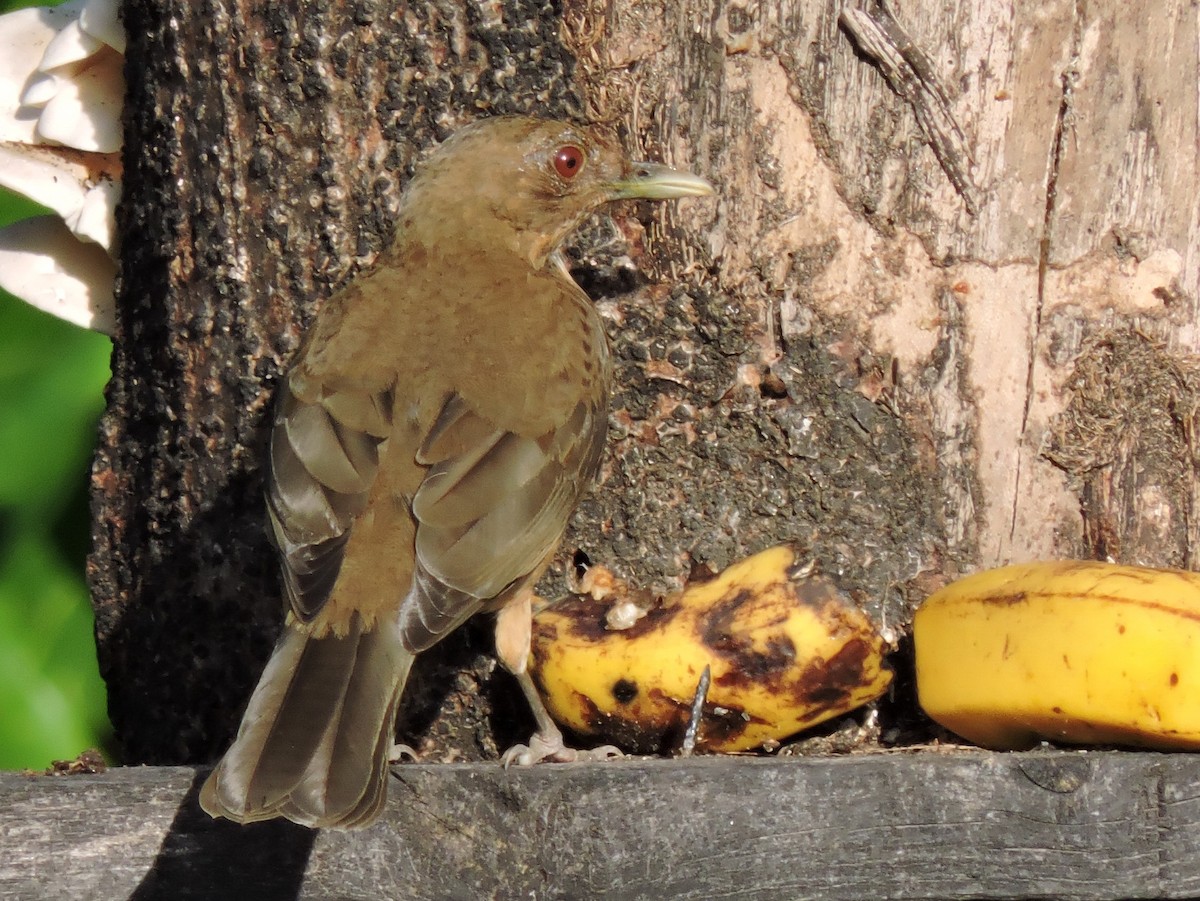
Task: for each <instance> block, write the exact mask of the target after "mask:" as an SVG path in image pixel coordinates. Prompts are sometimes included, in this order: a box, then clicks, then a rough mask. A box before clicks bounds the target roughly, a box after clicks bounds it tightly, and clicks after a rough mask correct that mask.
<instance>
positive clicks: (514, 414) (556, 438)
mask: <svg viewBox="0 0 1200 901" xmlns="http://www.w3.org/2000/svg"><path fill="white" fill-rule="evenodd" d="M711 190H712V189H711V187H710V186H709V185H708V183H707V182H705V181H704V180H703V179H700V178H698V177H696V176H694V175H690V174H687V173H683V172H676V171H674V170H672V169H668V168H666V167H664V166H658V165H653V164H649V163H631V162H628V161H627V160H626V159H625V158H624V156H623V155H622V154H621V153H620V152H619V150H618V149H617V148H616V147H615V146H614V144H613V143H612V142H611V141H610V140H608V139H606V138H605V137H604V136H602V135H601V134H599V133H597V132H595V131H592V130H590V129H587V128H581V127H578V126H575V125H569V124H566V123H563V122H550V121H541V120H537V119H526V118H495V119H488V120H485V121H482V122H478V123H476V124H474V125H471V126H469V127H467V128H464V129H462V130H461V131H460V132H458V133H457V134H455V135H454V136H453V137H451V138H450V139H449V140H447V141H446V142H445V143H444V144H442V145H441V146H440V147H439V148H438V149H437V150H436V151H435V152H434V153H433V154H432V155H431V156H430V157H429V159H428V161H427V163H426V164H425V165H424V166H423V167H422V169H421V170H420V172H419V173H418V174H417V175H416V176H415V177H414V179H413V180H412V182H411V183H410V184H409V185H408V187H407V189H406V190H405V192H404V195H403V198H402V200H401V206H400V212H399V221H398V225H397V230H396V234H395V237H394V240H393V242H392V243H391V245H390V246H389V247H388V248H387V250H385V251H384V252H383V254H382V255H381V257H380V259H379V262H378V264H377V265H376V266H375V267H374V268H373V269H371V270H370V271H369V272H367V273H365V274H363V275H361V276H360V277H359V278H357V279H356V280H354V281H353V282H352V283H351V284H350V285H349V286H348V287H346V288H345V289H343V290H342V291H340V292H339V293H338V294H336V295H334V296H333V297H332V298H330V300H329V301H328V302H327V303H326V304H325V305H324V307H323V308H322V309H321V311H320V313H319V314H318V315H317V318H316V321H315V322H314V324H313V326H312V328H311V330H310V332H309V334H308V335H307V336H306V338H305V341H304V343H303V346H302V347H301V348H300V351H299V352H298V353H297V355H296V359H295V362H294V364H293V366H292V368H291V370H290V371H289V373H288V375H287V377H286V379H284V381H283V384H282V386H281V388H280V392H279V398H278V404H277V407H276V412H275V425H274V431H273V433H272V436H271V459H270V473H269V477H268V487H267V509H268V513H269V518H270V523H271V531H272V535H273V539H274V542H275V544H276V546H277V547H278V549H279V553H280V556H281V558H282V565H283V576H284V583H285V585H286V590H287V597H288V601H289V606H290V610H289V612H288V616H287V624H286V626H285V628H284V632H283V635H282V637H281V638H280V639H279V643H278V645H277V646H276V648H275V651H274V653H273V654H272V656H271V659H270V661H269V662H268V663H267V667H266V670H265V671H264V673H263V675H262V678H261V680H260V681H259V684H258V687H257V688H256V689H255V691H254V694H253V696H252V697H251V699H250V704H249V708H248V709H247V711H246V714H245V717H244V718H243V720H242V724H241V728H240V729H239V731H238V735H237V739H236V740H235V741H234V743H233V746H232V747H231V748H230V749H229V751H228V753H226V755H225V757H224V758H223V759H222V760H221V762H220V764H218V766H217V768H216V769H215V770H214V771H213V773H212V775H211V776H210V777H209V778H208V781H207V782H206V783H205V784H204V788H203V790H202V791H201V793H200V803H201V804H202V805H203V807H204V809H205V810H206V811H208V812H209V813H210V814H212V815H213V816H215V817H228V818H229V819H231V820H236V821H238V822H241V823H249V822H254V821H256V820H263V819H269V818H272V817H287V818H288V819H290V820H293V821H295V822H297V823H302V824H304V825H306V826H314V827H330V826H333V827H342V828H347V827H353V826H363V825H366V824H368V823H370V822H372V821H373V820H374V819H375V817H376V816H378V814H379V812H380V810H381V808H382V806H383V802H384V800H385V797H386V775H387V764H388V756H389V751H390V749H391V748H392V742H393V740H394V736H393V732H394V729H395V718H396V708H397V704H398V702H399V699H400V694H401V691H402V690H403V688H404V682H405V679H406V677H407V675H408V671H409V667H410V666H411V665H412V661H413V658H414V655H416V654H419V653H420V652H421V651H424V650H426V649H428V648H429V647H430V646H431V645H433V644H434V643H436V642H437V641H438V640H440V639H441V638H442V637H443V636H445V635H446V634H447V633H449V632H450V631H451V630H452V629H454V628H456V627H457V626H459V625H460V624H462V623H463V622H464V621H465V620H467V619H468V618H470V617H471V616H473V615H474V614H476V613H478V612H480V611H484V610H490V611H497V612H498V617H497V625H496V645H497V651H498V656H499V657H500V659H501V662H502V663H503V664H504V665H505V666H506V667H507V668H508V669H509V670H511V671H512V672H513V673H514V674H515V675H516V676H517V679H518V680H519V681H520V684H521V686H522V689H523V691H524V693H525V695H526V697H527V698H528V699H529V702H530V704H531V705H532V706H533V709H534V713H535V717H536V719H537V723H538V730H537V732H536V733H535V735H534V736H533V738H532V739H531V741H530V745H529V747H524V746H519V747H517V748H514V749H513V750H511V751H510V752H509V754H508V755H506V761H509V762H512V761H515V762H518V763H530V762H534V761H537V760H541V759H546V758H553V759H573V755H574V753H575V752H572V751H569V750H568V749H565V748H564V747H563V744H562V736H561V734H560V733H559V732H558V730H557V728H556V727H555V726H554V724H553V723H552V722H551V720H550V719H549V717H548V716H547V714H546V712H545V708H544V707H543V706H542V704H541V701H540V700H539V698H538V696H537V693H536V691H535V689H534V687H533V683H532V681H531V679H530V677H529V675H528V674H527V673H526V672H525V664H526V658H527V657H528V652H529V641H530V637H529V636H530V621H529V598H530V593H531V590H532V586H533V584H534V582H536V581H537V579H538V577H539V576H540V575H541V574H542V572H543V571H544V570H545V568H546V566H547V564H548V562H549V560H550V558H551V556H552V555H553V553H554V550H555V548H556V546H557V545H558V543H559V541H560V539H561V537H562V533H563V530H564V528H565V527H566V523H567V518H568V517H569V516H570V514H571V511H572V510H573V509H574V507H575V505H576V503H577V501H578V500H579V497H580V495H581V493H582V492H583V491H584V489H585V488H586V487H587V486H588V484H589V483H590V481H591V480H592V478H593V476H594V475H595V473H596V470H597V467H598V465H599V461H600V455H601V451H602V449H603V445H604V436H605V427H606V420H607V410H608V394H609V370H610V367H609V359H608V345H607V340H606V337H605V334H604V326H603V324H602V323H601V321H600V317H599V316H598V315H597V313H596V310H595V308H594V307H593V306H592V304H591V302H590V301H589V300H588V298H587V296H586V295H585V294H584V293H583V291H582V290H580V288H579V287H578V286H577V285H576V284H575V282H574V281H573V280H572V279H571V277H570V275H569V274H568V273H567V269H566V266H565V264H564V262H563V260H562V258H561V257H560V256H559V253H558V247H559V245H560V244H561V243H562V241H563V239H564V238H565V237H566V236H567V235H568V234H569V233H570V231H571V230H572V229H573V228H574V227H575V226H576V225H578V224H579V222H580V220H581V219H582V218H583V217H584V216H585V215H586V214H587V213H588V212H589V211H591V210H593V209H594V208H596V207H597V206H599V205H600V204H602V203H605V202H606V201H611V200H617V199H620V198H628V197H640V198H655V199H662V198H671V197H683V196H686V195H698V194H708V193H710V192H711Z"/></svg>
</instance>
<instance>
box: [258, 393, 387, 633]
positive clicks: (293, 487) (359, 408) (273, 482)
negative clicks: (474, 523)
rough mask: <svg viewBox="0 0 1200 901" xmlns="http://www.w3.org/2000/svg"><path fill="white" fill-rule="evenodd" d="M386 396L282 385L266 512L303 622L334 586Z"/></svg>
mask: <svg viewBox="0 0 1200 901" xmlns="http://www.w3.org/2000/svg"><path fill="white" fill-rule="evenodd" d="M391 415H392V397H391V392H388V391H381V392H377V393H370V392H364V391H336V390H330V389H328V388H325V387H323V386H322V387H320V388H319V389H313V388H311V387H310V386H308V385H306V384H305V383H304V381H303V380H302V379H301V378H299V377H297V376H295V375H293V376H290V377H289V378H287V379H285V380H284V383H283V385H282V386H281V388H280V396H279V398H278V400H277V402H276V407H275V425H274V429H273V431H272V433H271V466H270V474H269V478H268V480H267V512H268V515H269V517H270V521H271V531H272V534H273V536H274V539H275V545H276V547H278V548H279V551H280V554H281V555H282V557H283V578H284V584H285V587H286V590H287V596H288V601H289V603H290V604H291V608H292V611H293V613H294V614H295V615H296V616H297V617H298V618H299V619H300V620H301V621H302V622H308V621H310V620H311V619H312V618H313V617H314V616H316V615H317V613H318V612H319V611H320V609H321V607H322V606H323V605H324V603H325V601H326V600H328V598H329V593H330V591H332V589H333V585H334V583H335V582H336V581H337V576H338V572H339V571H340V570H341V566H342V557H343V555H344V553H345V548H346V541H347V539H348V538H349V537H350V527H351V525H352V524H353V522H354V519H355V517H356V516H358V514H359V513H361V512H362V511H363V509H364V508H365V507H366V505H367V500H368V498H369V495H370V491H371V486H372V484H373V483H374V481H375V476H376V473H378V471H379V458H380V455H381V452H382V445H383V444H384V442H385V441H386V439H387V436H388V434H389V433H390V431H391Z"/></svg>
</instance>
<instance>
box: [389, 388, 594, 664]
mask: <svg viewBox="0 0 1200 901" xmlns="http://www.w3.org/2000/svg"><path fill="white" fill-rule="evenodd" d="M606 425H607V423H606V417H605V414H604V406H603V400H602V399H601V398H599V397H595V398H584V399H582V400H580V401H579V402H578V403H577V404H576V406H575V408H574V409H573V410H572V411H571V412H570V415H569V416H567V417H566V419H565V421H563V422H562V423H560V424H558V425H556V426H555V427H554V428H552V429H550V430H548V431H547V432H545V433H544V434H541V435H536V436H527V435H518V434H516V433H515V432H512V431H509V430H506V429H503V428H499V427H497V426H496V425H495V424H494V423H492V422H491V421H490V420H489V419H488V418H487V417H486V416H485V415H483V414H481V413H480V412H478V411H476V410H474V409H472V408H471V407H470V405H468V404H467V403H466V402H465V401H464V400H463V399H462V398H461V397H459V396H457V395H453V396H451V397H450V398H449V400H447V401H446V403H445V405H444V406H443V407H442V409H441V411H440V413H439V414H438V416H437V418H436V420H435V421H434V423H433V425H432V427H431V428H430V430H429V433H428V435H427V436H426V437H425V440H424V441H423V442H422V444H421V447H420V449H419V451H418V453H417V462H418V463H420V464H422V465H424V466H427V467H428V469H427V471H426V474H425V478H424V481H423V482H422V483H421V486H420V488H419V489H418V491H417V492H416V494H415V495H414V497H413V499H412V512H413V516H414V517H415V519H416V522H417V533H416V550H417V564H418V565H417V570H416V574H415V576H414V581H413V586H412V589H411V590H410V592H409V594H408V596H407V597H406V598H405V601H404V604H403V606H402V608H401V611H400V623H401V629H402V631H403V634H404V636H405V640H406V643H407V644H408V645H409V647H411V648H413V649H414V650H421V649H423V648H425V647H428V646H429V645H431V644H433V643H434V642H435V641H437V639H438V638H440V637H441V636H442V635H444V634H445V633H446V632H447V631H449V630H450V629H452V628H454V627H455V626H456V625H458V623H460V622H462V621H463V620H464V619H466V618H467V617H468V616H470V615H471V614H472V613H474V612H475V611H476V610H478V609H479V608H480V607H481V606H482V605H483V604H484V603H486V602H487V601H489V600H491V599H492V598H494V597H496V596H497V595H500V594H501V593H503V592H504V591H506V590H507V589H510V588H512V587H513V586H515V585H519V584H521V583H523V582H525V581H526V580H528V579H529V578H530V577H531V576H534V575H536V574H537V573H538V572H539V571H540V569H541V567H542V565H543V564H544V563H545V561H546V560H547V558H548V557H549V556H550V555H551V554H552V553H553V552H554V549H555V547H556V546H557V545H558V542H559V540H560V539H561V537H562V533H563V529H564V528H565V527H566V524H567V519H568V517H569V516H570V514H571V511H572V510H573V509H574V507H575V504H576V503H577V502H578V500H579V496H580V494H581V493H582V492H583V490H584V488H585V487H586V486H587V485H588V483H589V482H590V481H591V479H592V477H593V476H594V475H595V472H596V469H597V468H598V466H599V462H600V455H601V451H602V450H603V447H604V436H605V431H606Z"/></svg>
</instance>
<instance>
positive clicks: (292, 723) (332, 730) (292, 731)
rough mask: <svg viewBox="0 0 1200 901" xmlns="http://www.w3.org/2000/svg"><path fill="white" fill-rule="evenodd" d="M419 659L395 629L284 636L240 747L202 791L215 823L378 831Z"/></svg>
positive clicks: (380, 626)
mask: <svg viewBox="0 0 1200 901" xmlns="http://www.w3.org/2000/svg"><path fill="white" fill-rule="evenodd" d="M412 661H413V655H412V653H411V652H410V651H408V650H407V649H406V648H405V647H404V644H403V642H402V641H401V639H400V632H399V629H398V628H396V627H395V626H394V625H392V624H390V623H387V622H386V621H384V622H377V623H376V624H375V625H374V627H373V628H370V629H364V628H362V625H361V623H360V622H359V619H358V617H357V616H356V617H355V618H354V627H353V628H352V629H351V630H350V632H349V633H348V634H347V635H344V636H336V635H326V636H323V637H320V638H314V637H312V636H310V635H308V634H307V633H305V632H303V631H302V630H301V629H299V628H297V627H296V626H294V625H289V626H287V627H286V628H285V629H284V634H283V635H282V636H281V637H280V639H279V643H278V644H277V645H276V646H275V650H274V652H273V653H272V654H271V659H270V661H268V663H267V668H266V670H264V672H263V675H262V678H261V679H260V680H259V683H258V687H257V688H255V689H254V695H253V697H251V699H250V705H249V707H248V708H247V710H246V715H245V716H244V717H243V718H242V725H241V727H240V728H239V729H238V735H237V739H236V740H235V741H234V743H233V746H232V747H231V748H230V749H229V751H228V752H227V753H226V754H225V756H224V757H223V758H222V759H221V762H220V763H219V764H217V767H216V769H215V770H213V772H212V774H211V775H210V776H209V777H208V779H207V781H206V782H205V783H204V787H203V788H202V789H201V790H200V805H201V806H202V807H203V808H204V809H205V810H206V811H207V812H208V813H209V814H211V815H212V816H214V817H226V818H228V819H231V820H234V821H236V822H238V823H253V822H256V821H258V820H267V819H271V818H272V817H286V818H287V819H289V820H292V821H293V822H296V823H300V824H302V825H304V826H312V827H315V828H322V827H329V826H336V827H340V828H343V829H347V828H353V827H356V826H366V825H368V824H370V823H371V822H372V821H373V820H374V819H375V818H376V817H377V816H378V815H379V812H380V810H381V809H382V807H383V802H384V799H385V798H386V795H387V792H386V780H387V772H388V768H387V761H388V753H389V751H390V750H391V747H392V742H393V740H394V736H393V732H394V729H395V719H396V707H397V704H398V703H399V700H400V694H401V692H402V691H403V689H404V683H405V680H406V679H407V678H408V671H409V669H410V668H411V666H412Z"/></svg>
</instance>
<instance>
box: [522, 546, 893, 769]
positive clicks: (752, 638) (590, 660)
mask: <svg viewBox="0 0 1200 901" xmlns="http://www.w3.org/2000/svg"><path fill="white" fill-rule="evenodd" d="M811 570H812V567H811V566H808V567H805V566H804V565H803V564H802V561H798V560H797V555H796V552H795V551H794V550H793V549H792V548H791V547H788V546H781V547H775V548H771V549H770V550H767V551H763V552H762V553H760V554H756V555H754V556H753V557H749V558H747V559H746V560H743V561H741V562H739V563H736V564H734V565H733V566H730V567H729V568H728V569H726V570H725V571H724V572H723V573H721V574H720V575H719V576H717V577H715V578H713V579H712V580H710V581H707V582H703V583H701V584H692V585H689V586H688V587H687V588H686V589H685V590H684V591H683V592H682V593H681V594H679V595H677V596H675V597H673V598H668V599H666V600H663V601H657V602H655V601H650V602H649V603H646V604H644V605H643V609H642V610H641V611H639V613H640V616H638V615H634V616H630V615H628V612H629V611H628V609H627V608H629V607H631V606H633V605H632V604H631V602H630V600H629V598H628V597H622V596H621V595H622V594H623V593H624V592H623V590H617V591H615V592H613V594H614V595H615V597H614V600H615V601H616V602H617V603H616V604H615V605H613V606H612V607H610V606H609V605H608V604H604V603H599V602H597V601H596V600H594V599H593V598H589V597H581V596H572V597H569V598H567V599H565V600H564V601H560V602H559V603H557V604H555V605H553V606H551V607H549V608H547V609H545V610H543V611H541V612H539V613H538V614H537V615H535V617H534V636H533V646H532V651H531V655H530V671H531V673H532V674H533V677H534V680H535V681H536V682H537V684H538V687H539V688H540V690H541V693H542V698H543V700H544V701H545V702H546V707H547V709H549V711H550V713H551V714H552V715H553V716H554V718H555V719H556V720H558V721H559V722H560V723H562V724H563V725H566V726H569V727H570V728H571V729H573V730H575V731H576V732H578V733H581V734H584V735H590V736H600V737H603V738H606V739H608V740H610V741H613V742H615V743H617V744H619V745H622V746H623V747H625V748H627V749H629V750H633V751H640V752H643V753H656V752H663V751H669V750H674V749H675V748H677V747H678V746H679V742H680V739H681V737H682V735H683V733H684V730H685V728H686V726H687V724H688V719H689V709H690V707H691V705H692V700H693V696H694V695H695V693H696V687H697V683H698V681H699V679H700V676H701V674H702V672H703V671H704V668H705V667H706V666H709V667H711V684H710V687H709V690H708V693H707V700H706V703H705V704H704V707H703V711H704V712H703V716H702V718H701V720H700V724H699V734H698V739H697V742H696V747H697V748H699V749H702V750H710V751H741V750H747V749H750V748H755V747H757V746H759V745H761V744H762V743H763V742H766V741H770V740H779V739H783V738H787V737H788V736H790V735H792V734H794V733H796V732H799V731H800V730H801V729H805V728H807V727H808V726H812V725H814V724H816V723H819V722H821V721H823V720H826V719H829V718H830V717H834V716H837V715H839V714H842V713H846V712H848V711H850V710H853V709H855V708H856V707H860V706H862V705H863V704H865V703H866V702H868V701H871V700H873V699H875V698H877V697H879V695H881V694H882V693H883V691H884V690H885V689H886V688H887V686H888V684H889V683H890V682H891V678H892V674H891V672H890V671H889V670H887V669H886V668H884V665H883V654H884V651H885V646H884V642H883V639H881V638H880V637H879V635H878V633H877V632H876V631H875V629H874V628H873V627H872V625H871V623H870V621H869V620H868V619H867V618H866V616H865V615H864V614H863V613H862V611H861V610H859V609H858V607H857V606H856V605H855V604H854V603H853V602H852V601H851V600H850V599H849V598H848V597H847V596H846V594H845V593H844V592H842V591H840V590H839V589H838V588H837V587H836V586H835V585H834V584H833V583H832V582H831V581H830V580H829V579H827V578H824V577H821V576H812V575H810V573H811ZM614 611H615V612H617V613H618V615H617V616H613V615H611V614H612V613H613V612H614ZM614 626H615V627H614Z"/></svg>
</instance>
